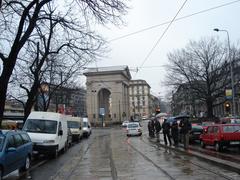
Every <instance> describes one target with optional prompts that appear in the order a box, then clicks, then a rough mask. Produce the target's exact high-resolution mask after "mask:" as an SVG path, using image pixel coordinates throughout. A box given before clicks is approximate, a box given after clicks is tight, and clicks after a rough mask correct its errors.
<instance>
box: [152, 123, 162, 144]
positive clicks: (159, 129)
mask: <svg viewBox="0 0 240 180" xmlns="http://www.w3.org/2000/svg"><path fill="white" fill-rule="evenodd" d="M154 129H155V133H156V137H157V142H160V131H161V129H162V127H161V124H160V122H159V120H158V118H155V119H154Z"/></svg>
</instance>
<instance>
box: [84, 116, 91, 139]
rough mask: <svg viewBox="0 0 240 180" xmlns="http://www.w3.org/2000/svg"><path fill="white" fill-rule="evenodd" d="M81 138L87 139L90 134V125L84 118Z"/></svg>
mask: <svg viewBox="0 0 240 180" xmlns="http://www.w3.org/2000/svg"><path fill="white" fill-rule="evenodd" d="M82 129H83V136H84V137H89V136H90V135H91V134H92V128H91V124H90V122H89V120H88V118H86V117H84V118H83V128H82Z"/></svg>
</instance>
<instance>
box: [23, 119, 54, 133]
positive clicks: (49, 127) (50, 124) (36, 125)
mask: <svg viewBox="0 0 240 180" xmlns="http://www.w3.org/2000/svg"><path fill="white" fill-rule="evenodd" d="M23 130H24V131H27V132H34V133H47V134H56V131H57V121H52V120H42V119H41V120H40V119H29V120H27V122H26V124H25V126H24V127H23Z"/></svg>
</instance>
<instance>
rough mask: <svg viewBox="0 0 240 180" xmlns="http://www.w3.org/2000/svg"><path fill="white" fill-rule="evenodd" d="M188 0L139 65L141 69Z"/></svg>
mask: <svg viewBox="0 0 240 180" xmlns="http://www.w3.org/2000/svg"><path fill="white" fill-rule="evenodd" d="M187 1H188V0H185V1H184V2H183V4H182V6H181V7H180V9H179V10H178V12H177V13H176V15H175V16H174V17H173V19H172V20H171V22H170V23H169V24H168V26H167V27H166V29H165V30H164V32H163V33H162V35H161V36H160V37H159V38H158V40H157V42H156V43H155V44H154V46H153V47H152V49H151V50H150V51H149V53H148V54H147V56H146V58H145V59H144V60H143V62H142V64H141V66H140V67H139V69H141V68H142V67H143V65H144V63H145V62H146V61H147V60H148V58H149V57H150V55H151V54H152V52H153V51H154V49H155V48H156V47H157V45H158V43H159V42H160V41H161V40H162V38H163V37H164V35H165V34H166V33H167V31H168V29H169V28H170V26H171V25H172V23H173V21H174V20H175V19H176V17H177V16H178V14H179V13H180V11H181V10H182V9H183V8H184V6H185V4H186V3H187ZM137 73H138V72H136V73H135V77H136V75H137Z"/></svg>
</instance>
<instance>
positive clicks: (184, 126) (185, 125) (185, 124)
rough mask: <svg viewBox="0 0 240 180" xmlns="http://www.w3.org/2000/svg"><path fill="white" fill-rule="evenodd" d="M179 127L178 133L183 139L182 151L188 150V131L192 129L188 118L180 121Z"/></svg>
mask: <svg viewBox="0 0 240 180" xmlns="http://www.w3.org/2000/svg"><path fill="white" fill-rule="evenodd" d="M179 126H180V127H181V130H180V133H181V135H182V138H183V144H184V149H188V145H189V131H191V129H192V125H191V123H190V122H189V118H183V119H181V121H180V123H179Z"/></svg>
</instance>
